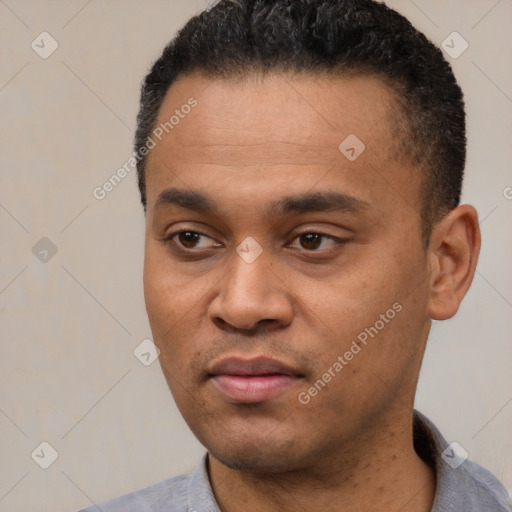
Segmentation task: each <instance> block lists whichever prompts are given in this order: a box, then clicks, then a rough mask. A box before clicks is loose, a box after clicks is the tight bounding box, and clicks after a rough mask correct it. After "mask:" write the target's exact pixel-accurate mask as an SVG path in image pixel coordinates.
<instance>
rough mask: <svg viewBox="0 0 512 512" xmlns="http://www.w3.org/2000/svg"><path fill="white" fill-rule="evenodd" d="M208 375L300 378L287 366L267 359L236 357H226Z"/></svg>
mask: <svg viewBox="0 0 512 512" xmlns="http://www.w3.org/2000/svg"><path fill="white" fill-rule="evenodd" d="M209 374H210V375H213V376H216V375H240V376H259V375H276V374H280V375H290V376H291V377H297V376H300V374H299V373H298V372H296V371H295V370H293V369H292V368H290V367H289V366H287V365H285V364H284V363H281V362H280V361H277V360H276V359H269V358H267V357H257V358H253V359H241V358H238V357H228V358H226V359H222V360H221V361H219V362H217V363H215V364H214V365H213V366H212V367H211V369H210V371H209Z"/></svg>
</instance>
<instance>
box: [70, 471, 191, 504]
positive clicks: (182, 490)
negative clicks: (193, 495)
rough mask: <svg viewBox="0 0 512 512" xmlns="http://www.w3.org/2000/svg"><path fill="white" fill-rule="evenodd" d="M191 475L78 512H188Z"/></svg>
mask: <svg viewBox="0 0 512 512" xmlns="http://www.w3.org/2000/svg"><path fill="white" fill-rule="evenodd" d="M190 478H191V475H180V476H177V477H174V478H170V479H168V480H164V481H162V482H159V483H157V484H153V485H150V486H148V487H144V488H143V489H139V490H137V491H133V492H130V493H128V494H124V495H123V496H119V497H117V498H114V499H111V500H108V501H104V502H102V503H98V504H93V505H91V506H90V507H86V508H84V509H81V510H79V511H78V512H97V511H98V509H99V510H101V511H102V512H161V511H166V512H182V511H183V512H186V511H187V509H188V505H187V501H188V500H187V489H188V484H189V482H190Z"/></svg>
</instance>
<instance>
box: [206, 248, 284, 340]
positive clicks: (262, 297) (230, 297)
mask: <svg viewBox="0 0 512 512" xmlns="http://www.w3.org/2000/svg"><path fill="white" fill-rule="evenodd" d="M228 264H229V270H228V272H227V273H226V274H225V276H224V277H223V279H222V280H221V282H220V283H219V285H218V286H219V290H218V293H217V295H216V296H215V298H214V299H213V301H212V302H211V304H210V307H209V315H210V318H211V319H212V321H213V322H214V323H215V324H216V325H217V326H218V327H220V328H222V329H230V330H243V331H254V330H256V329H258V328H263V327H264V328H265V329H269V328H278V327H284V326H287V325H289V324H290V323H291V321H292V317H293V305H292V303H291V300H290V293H289V288H288V285H287V284H286V282H285V280H284V279H283V278H282V277H280V276H279V275H278V274H277V272H276V271H275V270H273V269H272V268H271V267H270V266H269V258H267V257H266V256H265V251H264V252H263V253H262V254H261V255H260V256H259V257H258V258H257V259H256V260H255V261H253V262H252V263H247V262H246V261H244V260H243V259H242V258H241V257H240V256H239V255H238V254H237V253H235V252H234V253H233V255H232V261H230V262H229V263H228Z"/></svg>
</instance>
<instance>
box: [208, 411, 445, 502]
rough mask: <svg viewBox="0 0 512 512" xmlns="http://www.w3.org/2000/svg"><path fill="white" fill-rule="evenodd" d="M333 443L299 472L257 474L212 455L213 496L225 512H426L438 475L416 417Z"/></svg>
mask: <svg viewBox="0 0 512 512" xmlns="http://www.w3.org/2000/svg"><path fill="white" fill-rule="evenodd" d="M345 444H349V446H336V447H331V449H330V450H329V455H325V456H323V457H318V458H317V459H316V460H315V462H314V463H313V464H310V465H308V466H305V467H303V468H301V469H300V470H293V471H285V472H279V473H276V472H272V473H261V472H259V473H253V472H250V471H237V470H233V469H230V468H228V467H227V466H225V465H224V464H222V463H221V462H220V461H219V460H218V459H216V458H215V457H213V456H212V455H211V454H210V456H209V465H210V467H209V470H210V479H211V482H212V487H213V490H214V493H215V497H216V499H217V502H218V504H219V506H220V509H221V510H222V512H235V511H239V510H244V512H274V511H278V510H279V511H285V512H286V511H290V512H291V511H293V512H298V511H302V510H304V511H308V512H311V511H322V512H331V511H333V512H334V511H339V510H340V509H341V508H342V509H343V511H344V512H356V511H357V512H361V511H370V510H390V511H393V510H396V511H399V510H402V509H403V510H407V511H408V512H428V511H430V510H431V507H432V503H433V500H434V493H435V473H434V470H433V469H432V468H430V467H429V466H428V465H427V464H426V463H425V462H423V461H422V460H421V458H420V457H419V456H418V455H417V454H416V452H415V451H414V447H413V432H412V415H411V414H410V413H408V414H407V415H405V417H404V419H403V421H402V422H401V424H398V425H397V423H396V421H395V422H394V424H393V425H392V426H391V425H386V424H385V423H379V426H378V429H376V428H370V429H367V430H365V432H364V434H361V435H359V436H357V439H352V440H351V442H350V443H345Z"/></svg>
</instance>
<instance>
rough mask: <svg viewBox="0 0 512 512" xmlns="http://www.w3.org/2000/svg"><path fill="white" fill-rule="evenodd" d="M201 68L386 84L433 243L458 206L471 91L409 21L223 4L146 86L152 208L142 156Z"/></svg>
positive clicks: (359, 7) (213, 72)
mask: <svg viewBox="0 0 512 512" xmlns="http://www.w3.org/2000/svg"><path fill="white" fill-rule="evenodd" d="M197 71H199V72H201V73H202V74H203V75H204V76H206V77H209V78H210V77H211V78H213V79H215V78H236V77H242V78H243V77H244V76H245V75H249V74H250V73H254V72H260V73H267V72H297V73H306V74H311V75H314V74H317V73H319V72H331V73H333V74H338V75H340V76H343V73H352V74H353V73H354V72H355V73H362V74H372V75H376V76H378V77H380V78H381V79H382V80H383V82H384V83H385V84H387V85H388V86H390V87H391V90H392V91H394V93H395V94H394V96H395V98H396V102H397V106H398V107H399V108H398V109H397V110H398V111H399V115H397V116H396V117H397V123H396V127H398V128H399V139H400V141H399V146H400V148H401V150H402V151H401V153H402V154H404V155H405V156H407V158H408V159H409V160H410V161H411V162H412V163H413V164H414V165H416V166H418V167H421V168H422V170H423V171H424V177H423V189H422V192H423V198H422V200H423V204H422V208H421V212H420V213H421V217H422V234H423V238H424V241H425V243H426V245H428V241H429V237H430V233H431V230H432V226H433V224H434V223H435V222H436V221H438V220H439V219H441V218H442V217H443V216H444V215H445V214H446V213H447V212H449V211H450V210H452V209H453V208H455V207H456V206H457V205H458V204H459V202H460V194H461V188H462V179H463V174H464V167H465V160H466V126H465V122H466V121H465V111H464V100H463V94H462V90H461V88H460V87H459V85H458V84H457V81H456V79H455V76H454V74H453V71H452V69H451V66H450V64H449V63H448V62H447V61H446V59H445V58H444V56H443V53H442V51H441V50H440V49H439V48H438V47H436V46H435V45H434V44H433V43H432V42H431V41H429V40H428V39H427V38H426V37H425V35H424V34H422V33H421V32H419V31H418V30H416V29H415V28H414V27H413V26H412V25H411V23H410V22H409V21H408V20H407V19H406V18H404V17H403V16H402V15H401V14H399V13H397V12H396V11H394V10H393V9H391V8H389V7H387V6H386V5H385V4H383V3H381V2H377V1H374V0H220V1H219V2H218V3H216V4H215V5H214V6H213V7H212V8H210V9H208V10H205V11H203V12H201V13H200V14H198V15H197V16H194V17H193V18H191V19H190V20H189V21H188V22H187V23H186V25H185V26H184V27H183V28H182V29H181V30H180V31H179V32H178V33H177V35H176V37H175V38H174V39H173V40H172V41H171V42H170V43H169V44H168V45H167V46H166V48H165V49H164V51H163V53H162V55H161V57H160V58H159V59H158V60H157V61H156V62H155V64H154V65H153V67H152V69H151V70H150V72H149V73H148V75H147V76H146V78H145V79H144V81H143V84H142V88H141V99H140V111H139V114H138V117H137V131H136V134H135V153H136V155H137V174H138V184H139V189H140V193H141V201H142V204H143V206H144V209H146V188H145V164H146V155H145V154H141V150H142V149H143V148H144V147H145V146H146V145H147V141H148V138H150V136H151V134H152V130H154V128H155V123H156V120H157V117H158V113H159V110H160V107H161V105H162V103H163V101H164V97H165V95H166V93H167V91H168V89H169V87H170V86H171V85H172V84H173V83H174V81H175V80H176V79H177V78H178V77H182V76H185V75H187V74H190V73H193V72H197ZM145 153H147V148H146V151H145Z"/></svg>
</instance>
